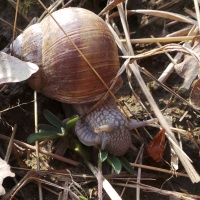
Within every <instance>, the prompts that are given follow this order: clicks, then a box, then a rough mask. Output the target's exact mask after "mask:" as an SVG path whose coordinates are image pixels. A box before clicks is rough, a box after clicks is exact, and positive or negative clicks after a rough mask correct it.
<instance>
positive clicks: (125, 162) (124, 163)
mask: <svg viewBox="0 0 200 200" xmlns="http://www.w3.org/2000/svg"><path fill="white" fill-rule="evenodd" d="M118 159H119V160H120V162H121V164H122V166H123V167H124V168H125V169H126V170H127V171H128V172H129V173H130V174H134V172H135V171H134V168H133V167H132V166H131V164H130V162H129V161H128V160H126V158H124V157H118Z"/></svg>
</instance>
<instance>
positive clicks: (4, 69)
mask: <svg viewBox="0 0 200 200" xmlns="http://www.w3.org/2000/svg"><path fill="white" fill-rule="evenodd" d="M38 69H39V68H38V66H37V65H36V64H33V63H30V62H25V61H22V60H20V59H18V58H16V57H14V56H10V55H8V54H6V53H4V52H0V84H2V83H11V82H20V81H24V80H26V79H28V78H29V77H30V76H31V75H32V74H33V73H35V72H37V71H38Z"/></svg>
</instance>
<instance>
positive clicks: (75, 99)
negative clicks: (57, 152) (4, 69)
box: [10, 8, 134, 156]
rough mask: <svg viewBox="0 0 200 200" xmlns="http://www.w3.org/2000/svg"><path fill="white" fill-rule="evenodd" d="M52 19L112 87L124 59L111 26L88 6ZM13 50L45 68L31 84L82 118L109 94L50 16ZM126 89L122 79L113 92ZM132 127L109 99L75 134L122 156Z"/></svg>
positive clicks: (80, 122)
mask: <svg viewBox="0 0 200 200" xmlns="http://www.w3.org/2000/svg"><path fill="white" fill-rule="evenodd" d="M52 16H53V17H54V19H55V20H56V21H57V22H58V23H59V25H60V26H61V27H62V29H63V30H64V31H65V32H66V33H67V35H68V36H69V37H70V38H71V40H72V41H73V42H74V43H75V45H76V46H77V47H78V48H79V49H80V51H81V52H82V53H83V55H84V56H85V57H86V59H87V60H88V61H89V63H90V64H91V65H92V67H93V68H94V69H95V70H96V71H97V73H98V74H99V76H100V77H101V78H102V79H103V80H104V82H105V83H106V84H107V86H108V87H110V85H111V84H112V81H113V79H114V78H115V76H116V74H117V71H118V70H119V58H118V50H117V46H116V44H115V41H114V38H113V35H112V33H111V32H110V30H109V28H108V27H107V25H106V23H105V22H104V21H103V20H102V19H101V18H100V17H98V16H97V15H96V14H94V13H93V12H91V11H88V10H86V9H83V8H64V9H60V10H58V11H55V12H54V13H53V14H52ZM10 49H11V52H12V53H13V54H14V55H15V56H16V57H19V58H20V59H22V60H24V61H29V62H33V63H35V64H37V65H38V66H39V67H40V70H39V72H37V73H36V74H34V75H32V77H31V78H30V79H29V81H28V82H29V85H30V86H31V87H32V88H33V89H34V90H36V91H38V92H42V93H43V94H44V95H46V96H47V97H50V98H52V99H56V100H58V101H60V102H63V103H70V104H72V105H73V108H74V109H75V110H76V112H77V113H78V115H79V116H82V115H84V114H85V113H86V112H87V111H88V109H90V108H91V107H92V106H93V105H94V104H95V103H96V101H98V100H99V99H101V98H102V97H103V96H104V95H105V93H106V92H107V89H106V87H105V86H104V85H103V84H102V82H101V81H100V80H99V78H98V77H97V76H96V75H95V73H94V72H93V71H92V70H91V69H90V67H89V66H88V64H87V63H86V61H85V60H84V59H83V58H82V56H81V55H80V53H79V52H78V51H77V49H76V48H75V47H74V46H73V45H72V43H71V42H70V41H69V40H68V39H67V38H66V35H65V34H64V32H63V31H61V29H60V27H59V26H58V25H57V24H56V23H55V21H54V20H53V19H52V17H51V16H47V17H46V18H44V19H43V20H42V21H41V22H40V23H37V24H34V25H31V26H30V27H28V28H27V29H25V31H24V32H23V33H22V34H21V35H19V36H18V37H17V38H16V40H15V41H14V42H13V44H12V45H11V47H10ZM121 86H122V78H121V77H119V78H118V79H117V81H116V84H115V85H114V87H113V88H112V92H114V93H115V92H117V91H118V90H119V89H120V87H121ZM133 127H134V125H133V123H132V121H129V120H128V119H127V117H126V116H125V115H124V114H123V113H122V112H121V111H120V110H119V108H118V107H117V105H116V104H115V102H114V100H112V98H108V99H107V100H105V101H104V103H102V104H101V105H100V106H99V107H97V108H96V109H95V110H93V111H92V112H90V113H89V114H87V115H86V116H85V117H84V118H81V119H79V120H78V122H77V123H76V125H75V132H76V135H77V136H78V138H79V140H80V141H81V142H82V143H83V144H85V145H87V146H97V147H99V148H101V149H102V150H106V151H108V152H109V153H111V154H113V155H116V156H121V155H124V154H125V153H126V152H127V150H128V149H129V148H130V146H131V144H132V143H131V133H130V130H131V129H133Z"/></svg>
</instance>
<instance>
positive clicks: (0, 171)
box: [0, 158, 15, 196]
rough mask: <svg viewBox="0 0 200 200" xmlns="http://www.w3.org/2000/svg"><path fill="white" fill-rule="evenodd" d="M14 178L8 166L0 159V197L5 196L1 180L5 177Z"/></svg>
mask: <svg viewBox="0 0 200 200" xmlns="http://www.w3.org/2000/svg"><path fill="white" fill-rule="evenodd" d="M8 176H10V177H14V176H15V174H14V173H12V172H11V171H10V165H8V164H7V162H6V161H5V160H2V159H1V158H0V196H1V195H4V194H5V189H4V187H3V186H2V183H3V180H4V178H6V177H8Z"/></svg>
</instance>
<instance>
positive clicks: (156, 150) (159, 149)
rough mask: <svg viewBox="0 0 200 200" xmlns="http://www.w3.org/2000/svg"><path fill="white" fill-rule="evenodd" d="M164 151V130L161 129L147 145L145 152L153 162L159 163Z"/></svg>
mask: <svg viewBox="0 0 200 200" xmlns="http://www.w3.org/2000/svg"><path fill="white" fill-rule="evenodd" d="M164 150H165V129H162V130H160V131H159V132H158V133H157V135H156V136H155V137H154V138H153V139H152V140H151V142H150V143H149V144H148V147H147V152H148V154H149V156H150V157H151V158H152V159H153V160H155V161H156V162H160V161H161V160H162V159H163V152H164Z"/></svg>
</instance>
